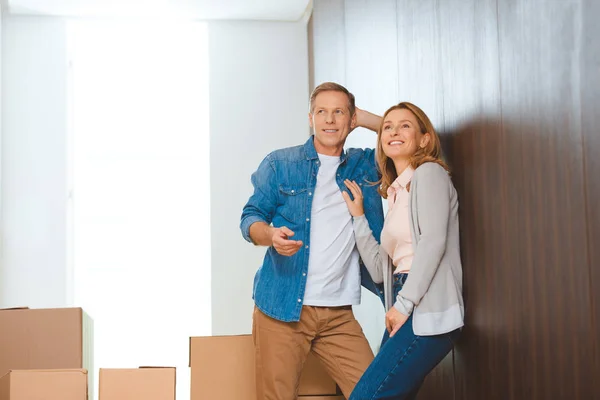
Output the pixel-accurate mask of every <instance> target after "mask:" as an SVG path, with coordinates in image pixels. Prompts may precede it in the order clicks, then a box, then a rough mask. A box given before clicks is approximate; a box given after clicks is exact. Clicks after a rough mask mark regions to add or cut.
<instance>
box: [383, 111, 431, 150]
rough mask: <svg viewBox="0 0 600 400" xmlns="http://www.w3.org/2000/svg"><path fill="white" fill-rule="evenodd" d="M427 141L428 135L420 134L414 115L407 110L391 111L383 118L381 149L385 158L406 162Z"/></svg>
mask: <svg viewBox="0 0 600 400" xmlns="http://www.w3.org/2000/svg"><path fill="white" fill-rule="evenodd" d="M428 141H429V134H422V133H421V130H420V128H419V123H418V122H417V118H416V117H415V115H414V114H413V113H412V112H411V111H410V110H407V109H399V110H393V111H390V112H389V113H388V115H386V116H385V118H384V120H383V127H382V130H381V147H382V149H383V152H384V153H385V155H386V156H388V157H389V158H391V159H392V160H394V161H397V160H408V159H410V157H411V156H412V155H413V154H415V153H416V151H417V150H418V149H419V147H424V146H426V145H427V142H428Z"/></svg>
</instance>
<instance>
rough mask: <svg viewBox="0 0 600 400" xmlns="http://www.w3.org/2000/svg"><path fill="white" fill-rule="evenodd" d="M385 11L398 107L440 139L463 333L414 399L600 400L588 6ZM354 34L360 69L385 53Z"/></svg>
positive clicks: (597, 79)
mask: <svg viewBox="0 0 600 400" xmlns="http://www.w3.org/2000/svg"><path fill="white" fill-rule="evenodd" d="M345 4H346V13H348V10H349V9H352V24H354V25H353V26H363V27H364V26H368V24H375V25H376V21H377V18H375V19H374V18H373V13H374V11H373V8H372V7H373V2H369V1H359V0H347V1H346V2H345ZM349 4H350V5H351V6H350V7H349ZM396 4H397V9H396V16H397V35H396V40H397V42H398V44H397V54H396V56H397V68H396V71H397V75H398V91H397V92H398V96H399V97H400V98H401V99H406V100H409V101H412V102H414V103H416V104H417V105H419V106H421V107H422V108H423V109H424V110H425V112H427V113H428V114H429V115H430V117H431V118H432V120H433V122H434V124H435V125H436V128H438V130H439V131H440V134H441V135H442V140H443V143H444V152H445V153H446V155H447V159H448V161H449V163H450V165H451V167H452V170H453V180H454V183H455V186H456V187H457V190H458V192H459V200H460V205H461V209H460V212H461V214H460V222H461V246H462V249H461V252H462V257H463V266H464V289H465V302H466V326H465V329H464V332H463V335H462V337H461V339H460V340H459V342H458V345H457V347H456V349H455V351H454V360H452V355H450V356H449V357H448V358H446V359H445V360H444V361H443V362H442V363H441V364H440V365H439V366H438V367H437V368H436V369H435V370H434V371H433V372H432V373H431V374H430V376H429V377H428V378H427V380H426V381H425V384H424V386H423V389H422V391H421V393H420V396H419V398H421V399H436V398H454V399H465V400H467V399H469V400H471V399H473V400H475V399H477V400H479V399H491V400H494V399H498V400H506V399H514V400H520V399H525V398H526V399H540V400H542V399H543V400H547V399H549V400H553V399H599V400H600V379H598V378H597V377H598V376H600V344H599V343H600V246H598V243H600V209H599V208H598V207H597V206H596V204H597V203H598V202H599V201H600V179H598V176H600V158H599V157H598V156H597V154H598V151H600V132H599V130H600V128H599V127H600V117H599V116H598V114H599V113H598V110H600V42H599V41H598V37H600V28H599V26H598V23H597V16H598V15H600V2H598V1H596V0H561V1H549V0H444V1H441V0H437V1H434V0H425V1H420V2H413V1H409V0H398V1H397V3H396ZM361 7H366V8H363V9H362V10H363V11H364V14H365V18H364V19H362V18H361ZM385 10H387V9H386V8H385V7H382V11H381V12H382V13H386V15H385V16H384V15H382V16H381V18H382V19H383V20H384V21H387V19H388V17H389V16H388V15H387V12H388V11H385ZM346 23H348V18H347V19H346ZM361 24H363V25H361ZM364 24H366V25H364ZM384 24H386V23H384ZM378 28H381V27H378ZM346 30H347V31H348V28H347V27H346ZM360 32H361V33H360V36H361V38H362V39H361V40H360V41H358V42H357V43H358V44H359V45H358V46H357V48H356V49H354V48H353V50H355V51H356V52H358V54H360V51H361V49H363V51H365V53H364V54H366V55H369V56H368V57H365V58H372V55H370V54H372V52H369V51H367V49H368V48H369V46H373V44H372V43H374V42H381V41H383V42H385V43H388V42H390V41H391V39H390V38H389V37H385V38H383V37H382V35H383V30H382V29H379V30H377V29H374V32H378V33H376V34H375V33H374V34H373V37H369V36H368V30H361V31H360ZM347 34H348V33H347ZM358 62H360V57H359V56H355V57H354V61H353V66H352V67H348V69H347V70H346V71H347V72H348V73H349V75H350V76H348V81H349V82H358V80H360V79H365V80H367V81H368V79H369V77H368V76H365V75H368V74H365V73H364V71H372V70H373V68H374V67H373V66H370V65H363V66H356V65H354V63H358ZM373 62H377V59H376V60H374V61H373ZM366 64H369V63H368V62H367V63H366ZM386 68H387V69H386V71H389V65H388V66H387V67H386ZM387 74H388V72H386V76H387ZM390 80H391V79H390ZM362 86H363V87H364V86H365V85H364V83H363V84H362ZM377 87H378V90H386V89H385V87H379V86H377ZM350 89H351V90H352V88H351V87H350ZM364 96H368V93H366V92H365V94H364ZM373 96H377V94H374V95H373ZM386 96H387V94H386ZM452 361H453V362H452Z"/></svg>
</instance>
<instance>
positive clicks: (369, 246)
mask: <svg viewBox="0 0 600 400" xmlns="http://www.w3.org/2000/svg"><path fill="white" fill-rule="evenodd" d="M344 183H345V184H346V187H347V188H348V189H350V192H352V199H351V198H350V195H349V194H348V192H346V191H342V197H343V198H344V200H345V201H346V205H347V206H348V211H349V212H350V214H351V215H352V217H354V238H355V240H356V247H357V248H358V252H359V253H360V258H362V260H363V263H364V264H365V267H367V270H368V271H369V274H370V275H371V278H372V279H373V282H375V283H381V282H383V271H384V268H383V264H382V263H383V262H387V257H382V256H381V254H380V246H379V243H377V240H375V238H374V237H373V232H372V231H371V228H370V227H369V222H368V221H367V217H365V211H364V208H363V195H362V190H361V189H360V186H358V185H357V184H356V182H352V181H349V180H348V179H346V180H345V181H344Z"/></svg>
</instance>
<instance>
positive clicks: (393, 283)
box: [342, 102, 464, 400]
mask: <svg viewBox="0 0 600 400" xmlns="http://www.w3.org/2000/svg"><path fill="white" fill-rule="evenodd" d="M377 165H378V168H379V171H380V173H381V181H380V182H379V183H380V187H379V193H380V194H381V195H382V196H383V197H384V198H386V199H387V201H388V205H389V207H388V213H387V215H386V218H385V223H384V227H383V230H382V232H381V245H379V244H378V243H377V241H376V240H375V238H374V237H373V234H372V232H371V229H370V227H369V223H368V221H367V219H366V218H365V215H364V208H363V196H362V190H361V187H360V186H359V185H358V184H356V182H355V181H349V180H346V181H345V184H346V187H347V188H348V189H349V191H350V192H351V193H352V197H351V196H350V195H349V194H348V193H347V192H343V194H342V195H343V196H344V200H345V201H346V204H347V206H348V209H349V211H350V214H352V216H353V220H354V232H355V238H356V244H357V247H358V250H359V252H360V256H361V258H362V260H363V262H364V263H365V266H366V267H367V269H368V270H369V273H370V274H371V277H372V278H373V280H374V281H375V282H376V283H383V286H384V294H385V306H386V310H387V313H386V318H385V320H386V331H385V333H384V338H383V341H382V347H381V349H380V351H379V353H378V354H377V356H376V358H375V360H374V361H373V362H372V363H371V365H370V366H369V368H368V369H367V371H366V372H365V373H364V375H363V376H362V378H361V379H360V381H359V382H358V384H357V385H356V387H355V388H354V391H353V392H352V395H351V396H350V400H370V399H414V398H416V395H417V392H418V390H419V388H420V386H421V383H422V382H423V380H424V379H425V377H426V376H427V374H428V373H429V372H430V371H431V370H432V369H433V368H434V367H435V366H436V365H437V364H438V363H439V362H440V361H441V360H442V359H443V358H444V357H445V356H446V355H447V354H448V353H449V352H450V351H451V350H452V347H453V346H454V342H455V340H456V339H457V337H458V336H459V333H460V330H461V327H462V326H463V317H464V306H463V298H462V267H461V260H460V250H459V227H458V199H457V194H456V190H455V189H454V186H453V184H452V181H451V180H450V176H449V171H448V167H447V166H446V164H445V163H444V162H443V161H442V159H441V146H440V140H439V137H438V135H437V133H436V132H435V129H434V128H433V125H432V124H431V121H430V120H429V118H428V117H427V115H426V114H425V113H424V112H423V111H422V110H421V109H420V108H419V107H417V106H415V105H414V104H411V103H408V102H403V103H400V104H397V105H395V106H393V107H391V108H390V109H389V110H387V111H386V112H385V114H384V115H383V118H382V122H381V125H380V127H379V131H378V136H377Z"/></svg>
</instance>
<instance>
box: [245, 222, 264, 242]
mask: <svg viewBox="0 0 600 400" xmlns="http://www.w3.org/2000/svg"><path fill="white" fill-rule="evenodd" d="M255 222H265V221H264V220H263V219H262V218H260V217H257V216H255V215H249V216H247V217H246V218H244V219H243V220H242V222H241V224H240V228H241V229H242V236H243V237H244V239H246V241H248V242H250V243H253V244H256V243H254V241H253V240H252V238H251V237H250V226H251V225H252V224H253V223H255Z"/></svg>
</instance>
